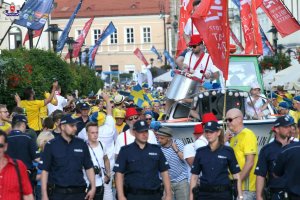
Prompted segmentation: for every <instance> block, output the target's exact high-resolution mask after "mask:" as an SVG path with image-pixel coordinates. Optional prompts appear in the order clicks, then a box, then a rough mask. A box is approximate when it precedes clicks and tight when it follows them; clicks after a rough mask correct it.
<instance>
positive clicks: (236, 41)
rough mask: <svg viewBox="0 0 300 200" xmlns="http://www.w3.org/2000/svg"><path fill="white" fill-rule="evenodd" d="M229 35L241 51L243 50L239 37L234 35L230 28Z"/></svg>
mask: <svg viewBox="0 0 300 200" xmlns="http://www.w3.org/2000/svg"><path fill="white" fill-rule="evenodd" d="M230 36H231V38H232V39H233V41H234V42H235V44H236V45H238V46H239V47H240V49H241V51H244V50H245V49H244V47H243V45H242V43H241V42H240V41H239V39H238V38H237V37H236V35H235V34H234V32H233V31H232V30H231V28H230Z"/></svg>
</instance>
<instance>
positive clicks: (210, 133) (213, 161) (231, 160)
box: [190, 121, 243, 200]
mask: <svg viewBox="0 0 300 200" xmlns="http://www.w3.org/2000/svg"><path fill="white" fill-rule="evenodd" d="M204 134H205V137H206V139H207V141H208V145H207V146H205V147H201V148H199V149H198V150H197V152H196V156H195V160H194V163H193V165H192V170H191V173H192V176H191V181H190V200H193V199H201V200H202V199H203V200H212V199H218V200H219V199H220V200H221V199H224V200H231V199H232V198H233V197H232V191H231V188H232V186H231V181H230V179H229V172H228V168H229V170H230V172H231V174H233V177H234V179H236V180H237V193H238V196H239V199H243V196H242V187H241V180H240V173H239V172H240V171H241V170H240V167H239V165H238V163H237V160H236V158H235V155H234V152H233V149H232V148H231V147H228V146H224V144H223V142H224V135H223V131H222V130H221V126H220V125H219V124H218V122H215V121H209V122H207V123H206V124H205V129H204ZM201 172H202V176H201V177H200V186H196V184H197V181H198V177H199V174H200V173H201Z"/></svg>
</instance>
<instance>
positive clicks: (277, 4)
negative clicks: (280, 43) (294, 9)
mask: <svg viewBox="0 0 300 200" xmlns="http://www.w3.org/2000/svg"><path fill="white" fill-rule="evenodd" d="M260 7H261V8H262V9H263V11H264V12H265V13H266V14H267V15H268V17H269V18H270V20H271V21H272V23H273V24H274V26H275V27H276V29H277V30H278V32H279V33H280V35H281V37H285V36H288V35H290V34H292V33H294V32H296V31H298V30H300V24H299V22H298V21H297V20H296V19H295V18H294V16H293V15H292V13H291V12H290V11H289V10H288V8H287V7H286V6H285V5H284V3H283V2H282V1H281V0H263V3H262V5H261V6H260Z"/></svg>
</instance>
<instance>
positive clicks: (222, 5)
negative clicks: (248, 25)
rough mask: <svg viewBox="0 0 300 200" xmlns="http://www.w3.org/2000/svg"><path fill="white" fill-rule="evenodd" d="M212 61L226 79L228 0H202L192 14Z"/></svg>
mask: <svg viewBox="0 0 300 200" xmlns="http://www.w3.org/2000/svg"><path fill="white" fill-rule="evenodd" d="M192 19H193V22H194V24H195V26H196V28H197V29H198V31H199V33H200V34H201V36H202V37H203V40H204V42H205V44H206V47H207V49H208V52H209V54H210V56H211V58H212V60H213V63H214V64H215V65H216V66H217V67H218V68H219V69H220V70H221V71H222V72H223V75H224V78H225V80H227V79H228V64H229V21H228V0H222V1H219V0H202V1H201V3H200V5H199V6H198V7H197V9H196V11H195V12H194V14H193V16H192Z"/></svg>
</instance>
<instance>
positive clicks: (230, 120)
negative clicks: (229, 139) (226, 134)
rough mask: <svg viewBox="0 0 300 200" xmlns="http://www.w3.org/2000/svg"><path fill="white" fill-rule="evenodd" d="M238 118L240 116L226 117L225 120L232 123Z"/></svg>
mask: <svg viewBox="0 0 300 200" xmlns="http://www.w3.org/2000/svg"><path fill="white" fill-rule="evenodd" d="M236 118H238V117H234V118H226V119H225V122H229V123H231V122H232V121H233V120H234V119H236Z"/></svg>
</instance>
